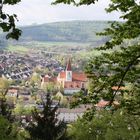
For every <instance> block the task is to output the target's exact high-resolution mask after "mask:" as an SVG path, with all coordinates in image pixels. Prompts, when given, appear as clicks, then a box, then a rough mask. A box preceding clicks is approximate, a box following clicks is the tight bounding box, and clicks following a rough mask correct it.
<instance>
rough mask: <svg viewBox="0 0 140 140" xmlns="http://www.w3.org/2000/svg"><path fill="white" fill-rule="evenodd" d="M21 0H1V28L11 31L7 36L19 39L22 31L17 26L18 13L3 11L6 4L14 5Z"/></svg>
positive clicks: (4, 30)
mask: <svg viewBox="0 0 140 140" xmlns="http://www.w3.org/2000/svg"><path fill="white" fill-rule="evenodd" d="M20 1H21V0H0V28H1V29H2V30H3V32H9V33H8V34H7V35H6V38H7V39H9V38H13V39H16V40H18V39H19V36H20V35H21V33H22V31H21V30H20V29H18V28H16V25H15V22H16V21H18V19H17V15H15V14H13V15H9V14H7V13H5V12H4V11H3V7H4V5H14V4H17V3H19V2H20Z"/></svg>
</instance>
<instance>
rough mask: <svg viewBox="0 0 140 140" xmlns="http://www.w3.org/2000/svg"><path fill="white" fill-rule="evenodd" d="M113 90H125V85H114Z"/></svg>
mask: <svg viewBox="0 0 140 140" xmlns="http://www.w3.org/2000/svg"><path fill="white" fill-rule="evenodd" d="M112 89H113V90H125V87H119V89H118V86H114V87H112Z"/></svg>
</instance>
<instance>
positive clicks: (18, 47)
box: [7, 45, 29, 53]
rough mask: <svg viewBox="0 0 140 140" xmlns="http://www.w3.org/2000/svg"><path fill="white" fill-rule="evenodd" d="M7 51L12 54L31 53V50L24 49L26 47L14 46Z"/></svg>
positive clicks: (10, 46)
mask: <svg viewBox="0 0 140 140" xmlns="http://www.w3.org/2000/svg"><path fill="white" fill-rule="evenodd" d="M7 50H8V51H11V52H18V53H27V52H28V51H29V48H27V47H24V46H12V45H9V46H8V47H7Z"/></svg>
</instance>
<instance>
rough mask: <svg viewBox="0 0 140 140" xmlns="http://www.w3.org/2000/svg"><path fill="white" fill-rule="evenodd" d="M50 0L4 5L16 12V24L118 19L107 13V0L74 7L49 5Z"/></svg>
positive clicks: (9, 10)
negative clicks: (17, 20)
mask: <svg viewBox="0 0 140 140" xmlns="http://www.w3.org/2000/svg"><path fill="white" fill-rule="evenodd" d="M51 2H52V1H51V0H30V1H29V0H22V2H20V3H19V4H17V5H15V6H6V7H5V11H6V12H8V13H10V14H13V13H15V14H17V16H18V19H19V22H18V25H29V24H33V23H37V24H42V23H46V22H56V21H69V20H118V19H119V14H118V13H112V14H107V13H106V12H105V10H104V9H105V7H107V6H108V4H109V0H102V2H101V1H99V2H98V3H96V4H95V5H90V6H81V7H75V6H72V5H64V4H59V5H51Z"/></svg>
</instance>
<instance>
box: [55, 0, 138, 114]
mask: <svg viewBox="0 0 140 140" xmlns="http://www.w3.org/2000/svg"><path fill="white" fill-rule="evenodd" d="M97 1H98V0H90V1H89V0H80V2H79V3H76V1H74V0H56V1H55V2H54V4H58V3H65V4H71V3H73V4H74V5H76V6H80V5H90V4H93V3H95V2H97ZM110 1H111V3H110V5H109V7H108V8H106V11H107V12H109V13H111V12H114V11H119V12H120V13H121V14H122V15H121V16H120V18H122V19H123V20H124V22H116V21H115V22H111V26H110V27H109V28H107V29H105V31H104V32H103V33H98V35H105V36H109V37H110V40H109V41H108V42H106V43H105V45H103V46H101V47H100V48H98V49H99V50H105V52H104V53H103V54H102V55H100V56H97V57H96V58H91V59H90V61H89V63H88V64H87V66H86V70H85V71H86V73H87V75H88V77H89V79H91V81H92V83H93V84H92V85H93V86H94V87H93V88H91V89H92V90H91V91H90V94H89V95H88V97H87V100H85V97H84V100H82V101H83V102H92V103H94V104H96V103H97V102H98V101H99V100H100V99H101V98H103V99H107V100H109V101H110V105H111V104H112V103H113V101H114V99H115V97H116V95H117V93H118V91H119V89H120V87H122V86H127V84H131V85H132V87H133V88H132V89H130V90H128V91H127V92H128V95H130V96H129V98H131V97H132V92H133V93H134V92H135V95H134V94H133V95H134V96H135V100H136V99H139V96H140V94H139V93H140V92H139V90H140V86H139V85H140V84H139V82H140V75H139V73H140V43H139V40H137V41H136V40H135V41H133V40H134V39H136V38H139V35H140V22H139V21H140V3H139V2H138V1H136V0H110ZM128 40H130V42H131V43H130V44H127V43H126V42H127V41H128ZM108 50H112V53H110V51H108ZM113 86H116V87H117V90H116V91H115V92H114V91H113V90H112V87H113ZM121 92H123V91H121ZM136 92H137V93H136ZM132 100H134V98H131V99H130V100H127V104H126V102H125V103H124V98H123V97H122V100H121V101H120V103H121V105H122V106H125V105H126V106H127V105H128V104H131V105H133V109H135V108H138V107H139V105H138V104H132V102H133V103H134V101H132ZM128 102H129V103H128ZM137 103H138V100H137ZM136 106H137V107H136ZM129 107H130V106H129ZM131 109H132V108H131ZM137 111H138V112H137V113H136V110H135V114H139V110H137ZM132 112H133V111H132Z"/></svg>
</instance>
